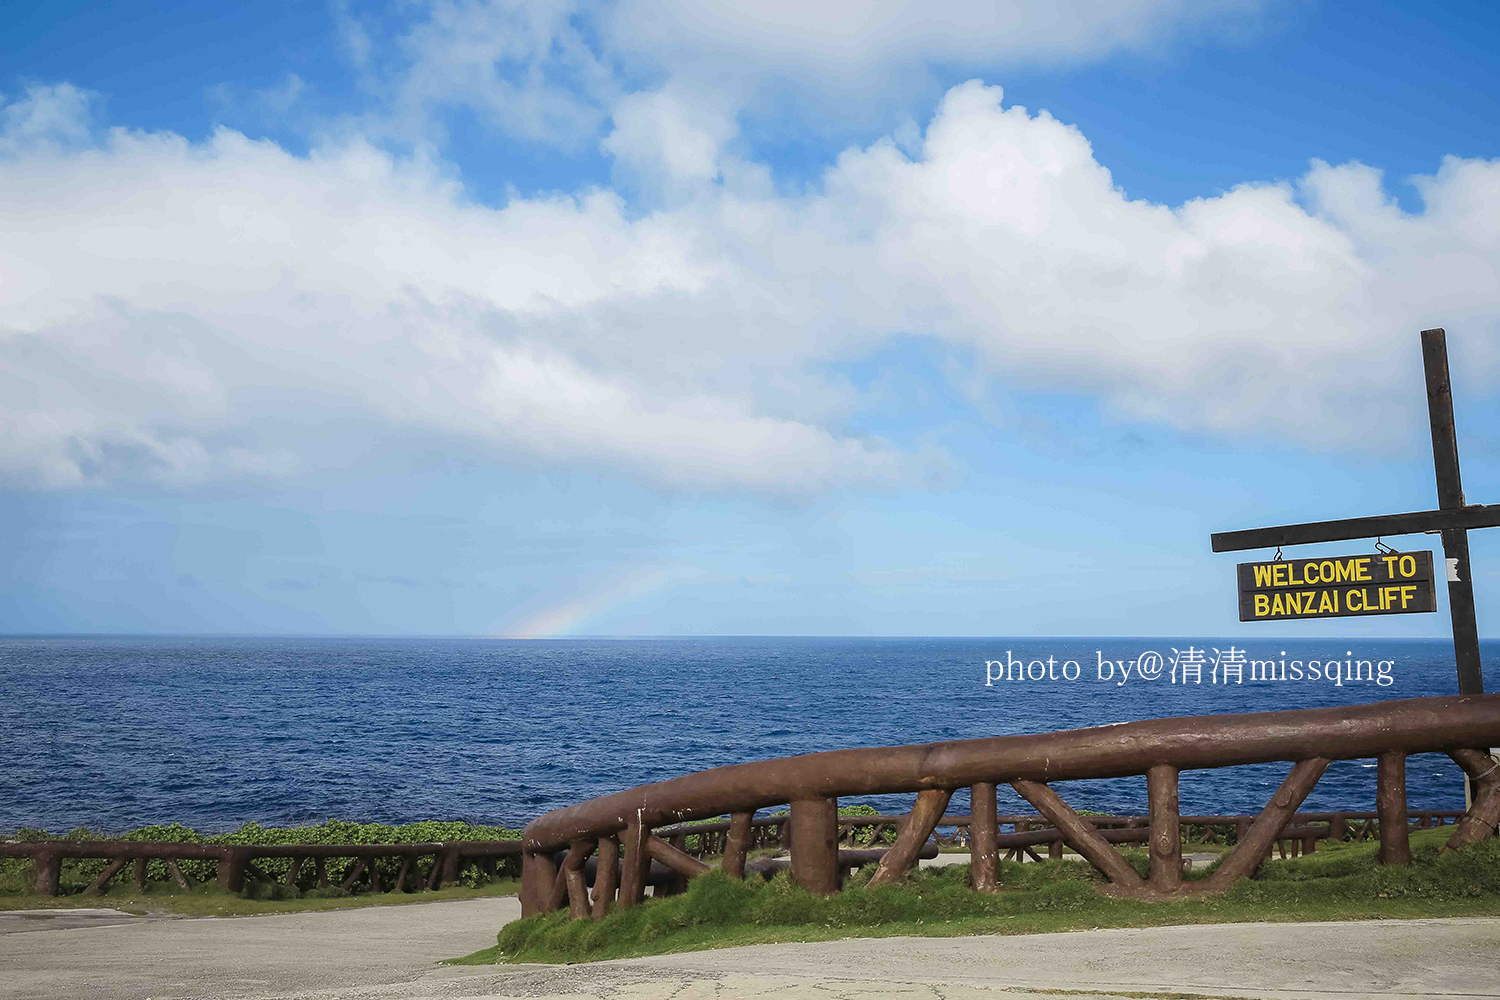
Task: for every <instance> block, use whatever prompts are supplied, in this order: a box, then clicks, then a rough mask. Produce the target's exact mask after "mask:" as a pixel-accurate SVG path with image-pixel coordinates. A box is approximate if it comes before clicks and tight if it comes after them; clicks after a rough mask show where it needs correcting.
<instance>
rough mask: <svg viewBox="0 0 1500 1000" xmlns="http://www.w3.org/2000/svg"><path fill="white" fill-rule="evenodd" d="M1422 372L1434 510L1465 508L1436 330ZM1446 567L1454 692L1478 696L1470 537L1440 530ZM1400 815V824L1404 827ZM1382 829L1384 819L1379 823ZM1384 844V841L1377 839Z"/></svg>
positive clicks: (1442, 339) (1442, 340)
mask: <svg viewBox="0 0 1500 1000" xmlns="http://www.w3.org/2000/svg"><path fill="white" fill-rule="evenodd" d="M1422 368H1423V370H1424V371H1425V373H1426V376H1427V419H1428V422H1429V423H1430V424H1431V425H1432V467H1433V472H1434V474H1435V475H1436V477H1437V494H1438V507H1439V508H1440V509H1442V510H1452V509H1453V508H1456V507H1462V506H1464V486H1463V479H1462V477H1461V476H1460V475H1459V470H1458V434H1457V432H1456V431H1455V429H1454V426H1453V386H1452V383H1451V382H1450V380H1449V377H1448V335H1447V334H1446V333H1444V332H1443V330H1442V329H1441V328H1439V329H1436V330H1423V331H1422ZM1442 538H1443V555H1444V556H1445V557H1446V558H1447V563H1448V611H1449V614H1450V617H1451V618H1452V620H1453V655H1454V660H1455V662H1456V663H1457V666H1458V693H1459V694H1483V693H1484V674H1483V673H1482V672H1481V671H1480V668H1479V625H1478V623H1477V621H1476V620H1475V618H1474V583H1473V581H1472V579H1471V578H1470V575H1469V533H1468V532H1467V531H1465V530H1464V529H1463V528H1449V529H1445V530H1444V531H1443V532H1442ZM1405 824H1406V820H1405V817H1402V825H1403V826H1405ZM1380 825H1381V828H1382V829H1384V828H1385V821H1384V820H1383V819H1382V820H1381V824H1380ZM1382 843H1383V841H1382Z"/></svg>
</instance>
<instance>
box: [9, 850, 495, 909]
mask: <svg viewBox="0 0 1500 1000" xmlns="http://www.w3.org/2000/svg"><path fill="white" fill-rule="evenodd" d="M520 853H521V842H520V841H519V840H466V841H453V842H451V843H430V844H190V843H177V842H174V841H152V840H37V841H12V842H7V843H0V858H30V859H31V887H32V889H33V891H35V892H39V893H43V894H45V895H48V896H56V895H58V894H59V892H60V890H61V884H60V876H61V873H62V862H63V861H64V860H65V859H90V860H101V861H107V862H109V864H108V865H106V866H105V869H104V871H103V872H102V873H100V874H99V875H98V876H97V877H96V878H95V879H94V880H93V881H92V882H90V883H89V885H88V886H87V887H86V888H85V889H84V892H86V893H97V892H100V891H102V890H103V889H104V887H105V885H107V884H108V883H109V881H110V880H111V879H112V878H114V877H115V876H116V875H118V874H119V873H120V872H121V871H123V870H124V868H125V866H126V865H127V864H133V865H134V877H135V884H136V887H137V888H139V889H144V888H145V883H146V865H147V864H148V863H149V862H151V861H160V862H162V863H163V864H164V865H165V867H166V870H167V875H168V877H169V878H171V880H172V881H173V882H175V883H176V884H177V885H178V886H180V887H181V888H183V889H190V888H192V880H191V879H190V878H189V877H188V876H187V874H186V873H184V872H183V870H182V868H181V866H180V865H179V864H178V862H179V861H214V862H217V881H218V884H219V887H220V888H221V889H224V890H226V891H228V892H239V891H240V890H241V889H242V888H244V884H245V876H246V875H247V874H249V875H251V876H252V877H256V878H260V879H262V880H264V881H270V879H269V878H267V877H266V876H265V873H263V872H261V871H260V870H259V869H258V868H257V866H256V864H255V861H256V859H257V858H290V859H291V865H290V866H289V867H288V869H287V875H286V878H285V884H287V885H294V884H295V883H296V882H297V880H298V878H299V877H300V876H301V874H302V869H303V867H304V865H305V863H306V862H307V861H309V860H310V861H312V862H313V866H314V871H315V877H316V879H317V884H318V886H319V887H327V886H329V885H330V884H331V883H330V881H329V878H328V870H327V861H328V859H329V858H352V859H354V862H355V863H354V865H353V866H352V867H351V868H350V869H349V872H348V874H347V875H346V876H345V879H344V881H343V884H342V885H341V888H343V889H346V890H347V889H351V888H353V887H354V886H356V885H358V884H360V882H361V881H363V882H365V883H367V884H368V886H369V889H370V891H371V892H381V891H382V885H381V880H380V872H379V867H378V865H377V862H378V861H380V860H382V859H385V858H392V859H395V858H399V859H400V868H399V871H398V874H397V875H396V877H395V879H394V880H393V884H392V885H391V886H390V891H391V892H399V891H404V890H405V889H406V887H407V886H408V885H409V884H412V879H413V877H416V878H417V879H418V881H417V883H416V884H418V885H419V886H420V887H422V888H427V889H436V888H438V887H440V886H442V885H446V884H451V883H453V882H456V881H457V880H458V877H459V872H460V871H461V869H462V868H463V867H464V866H465V865H467V864H469V863H475V864H478V865H479V866H480V868H481V870H483V871H484V872H485V873H486V874H487V875H489V876H491V877H493V876H494V875H495V873H496V862H497V860H498V859H501V858H511V857H516V856H517V855H519V854H520ZM423 858H431V862H430V864H429V865H428V867H427V872H426V873H425V875H424V874H423V873H422V872H421V870H420V863H421V861H422V859H423Z"/></svg>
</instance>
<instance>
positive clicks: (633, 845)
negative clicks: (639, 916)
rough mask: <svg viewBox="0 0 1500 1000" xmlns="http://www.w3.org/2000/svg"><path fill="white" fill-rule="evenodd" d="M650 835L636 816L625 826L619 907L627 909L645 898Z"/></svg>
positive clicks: (648, 870)
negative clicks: (647, 842) (647, 846)
mask: <svg viewBox="0 0 1500 1000" xmlns="http://www.w3.org/2000/svg"><path fill="white" fill-rule="evenodd" d="M650 835H651V831H650V830H649V829H647V828H646V827H645V826H644V825H643V824H642V823H641V820H640V817H639V816H637V817H636V819H635V821H634V822H633V823H629V824H627V825H626V827H625V832H624V834H623V835H622V836H623V839H624V843H623V845H622V846H623V848H624V851H623V854H624V857H623V858H621V861H620V903H619V905H620V909H622V910H628V909H630V908H631V907H632V906H635V905H636V904H637V903H639V902H641V901H642V900H643V899H645V898H646V876H647V875H648V874H649V873H650V871H651V855H649V854H647V853H646V838H647V837H649V836H650Z"/></svg>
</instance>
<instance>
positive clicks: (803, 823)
mask: <svg viewBox="0 0 1500 1000" xmlns="http://www.w3.org/2000/svg"><path fill="white" fill-rule="evenodd" d="M791 807H792V814H791V817H790V819H789V821H788V823H787V827H789V828H790V832H789V835H788V834H783V839H784V840H785V841H786V843H787V846H788V848H790V850H791V854H792V880H793V881H795V882H796V883H797V884H798V885H800V886H801V887H802V888H804V889H806V890H807V891H808V892H816V893H821V894H823V895H827V894H828V893H831V892H838V889H839V846H838V839H839V806H838V799H830V798H825V797H823V796H821V795H820V796H818V797H817V798H814V799H796V800H793V802H792V803H791ZM784 829H785V828H784Z"/></svg>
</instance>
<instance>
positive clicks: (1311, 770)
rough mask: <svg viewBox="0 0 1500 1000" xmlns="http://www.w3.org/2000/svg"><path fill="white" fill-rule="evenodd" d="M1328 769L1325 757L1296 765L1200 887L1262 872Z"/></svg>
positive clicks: (1220, 886)
mask: <svg viewBox="0 0 1500 1000" xmlns="http://www.w3.org/2000/svg"><path fill="white" fill-rule="evenodd" d="M1327 769H1328V759H1327V758H1326V757H1313V758H1311V759H1309V760H1303V761H1298V762H1297V763H1296V764H1295V765H1293V767H1292V773H1291V774H1288V775H1287V776H1286V780H1285V781H1283V782H1282V783H1281V787H1280V788H1278V789H1276V794H1275V795H1272V796H1271V801H1270V802H1267V803H1266V807H1265V808H1264V809H1262V810H1261V811H1260V815H1259V816H1257V817H1256V818H1255V822H1253V823H1251V824H1250V829H1248V830H1246V831H1245V835H1244V836H1243V837H1241V838H1240V842H1239V843H1238V844H1236V845H1235V848H1234V851H1233V852H1232V853H1231V854H1230V855H1229V857H1227V858H1225V859H1224V860H1223V861H1222V862H1220V863H1219V867H1218V868H1217V869H1215V871H1214V873H1213V874H1212V875H1210V876H1209V877H1208V880H1207V882H1206V883H1200V884H1201V885H1206V886H1207V887H1208V888H1212V889H1222V888H1224V887H1225V886H1227V885H1229V884H1230V883H1231V882H1236V881H1238V880H1239V879H1242V878H1244V877H1245V876H1246V875H1250V874H1252V873H1253V872H1254V871H1255V869H1257V868H1259V867H1260V863H1261V862H1262V861H1263V860H1265V857H1266V854H1267V852H1269V851H1270V850H1271V849H1272V847H1273V846H1274V845H1275V843H1276V841H1277V840H1278V839H1279V836H1280V834H1281V830H1282V827H1284V826H1286V824H1287V820H1289V819H1291V818H1292V816H1293V815H1295V814H1296V812H1297V809H1298V808H1299V807H1300V806H1301V805H1302V802H1303V800H1305V799H1306V798H1307V795H1308V793H1309V792H1311V791H1312V790H1313V786H1314V785H1316V784H1317V783H1318V779H1319V778H1321V777H1323V772H1324V771H1325V770H1327Z"/></svg>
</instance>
